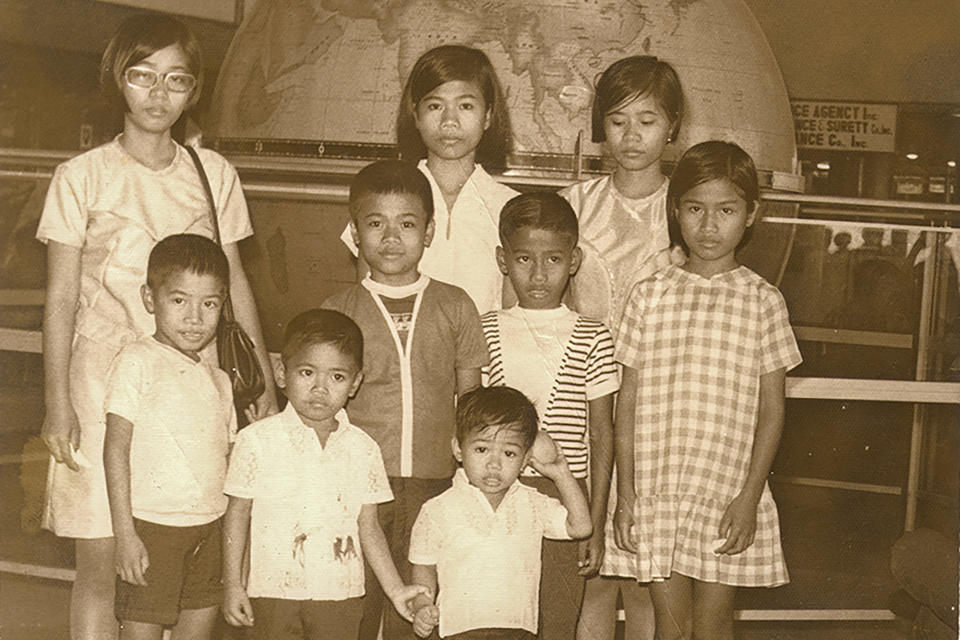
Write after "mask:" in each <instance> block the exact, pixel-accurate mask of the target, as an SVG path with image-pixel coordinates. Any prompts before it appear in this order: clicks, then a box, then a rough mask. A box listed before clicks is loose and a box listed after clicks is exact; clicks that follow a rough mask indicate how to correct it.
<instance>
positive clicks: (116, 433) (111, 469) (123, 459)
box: [103, 413, 150, 586]
mask: <svg viewBox="0 0 960 640" xmlns="http://www.w3.org/2000/svg"><path fill="white" fill-rule="evenodd" d="M132 439H133V423H132V422H130V421H129V420H127V419H126V418H122V417H120V416H118V415H116V414H113V413H108V414H107V431H106V434H105V436H104V440H103V467H104V472H105V473H106V479H107V497H108V498H109V500H110V518H111V520H112V522H113V535H114V538H115V539H116V551H115V552H114V557H115V565H116V570H117V574H118V575H119V576H120V578H122V579H123V580H125V581H126V582H130V583H132V584H136V585H140V586H146V584H147V581H146V579H145V578H144V572H146V570H147V567H148V566H150V559H149V557H148V556H147V549H146V548H145V547H144V546H143V542H142V541H141V540H140V536H138V535H137V532H136V530H135V529H134V527H133V507H132V505H131V503H130V441H131V440H132Z"/></svg>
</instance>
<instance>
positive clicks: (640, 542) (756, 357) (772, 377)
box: [614, 141, 800, 640]
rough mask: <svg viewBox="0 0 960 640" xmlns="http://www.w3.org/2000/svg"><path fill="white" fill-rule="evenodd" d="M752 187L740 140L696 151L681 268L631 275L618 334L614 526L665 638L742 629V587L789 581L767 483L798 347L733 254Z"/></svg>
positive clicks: (679, 230) (681, 180)
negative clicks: (738, 604)
mask: <svg viewBox="0 0 960 640" xmlns="http://www.w3.org/2000/svg"><path fill="white" fill-rule="evenodd" d="M758 197H759V188H758V184H757V173H756V169H755V167H754V164H753V161H752V160H751V159H750V156H749V155H747V154H746V152H744V151H743V150H742V149H741V148H740V147H738V146H737V145H735V144H732V143H727V142H718V141H710V142H704V143H702V144H698V145H696V146H694V147H692V148H691V149H689V150H688V151H687V152H686V153H685V154H684V155H683V157H682V158H681V159H680V161H679V162H678V164H677V167H676V170H675V171H674V173H673V176H671V179H670V188H669V191H668V195H667V205H668V215H669V222H670V227H671V237H672V238H673V239H675V240H676V241H677V242H679V244H680V246H681V247H682V248H683V250H684V251H685V252H686V253H687V256H688V259H687V262H686V263H685V264H684V265H683V266H668V267H666V268H665V269H663V270H662V271H660V272H658V273H657V274H655V275H653V276H651V277H650V278H647V279H646V280H644V281H642V282H640V283H639V284H637V285H636V286H635V287H634V289H633V291H632V292H631V293H630V296H629V297H628V300H627V303H626V307H625V310H624V314H623V322H622V323H621V325H620V330H619V331H618V332H617V338H616V343H617V344H616V359H617V360H618V361H619V362H622V363H623V365H624V371H623V383H622V386H621V391H620V397H619V404H618V407H617V416H616V424H615V430H616V436H615V438H616V460H617V469H618V472H619V474H620V475H619V479H618V485H619V486H618V489H619V502H618V505H617V511H616V513H615V515H614V525H615V527H614V528H615V536H616V542H617V544H618V545H619V546H620V547H621V548H623V549H626V550H628V551H632V552H634V553H635V554H636V568H637V580H639V581H640V582H650V594H651V597H652V598H653V605H654V612H655V616H656V622H657V637H658V638H660V639H661V640H667V639H671V638H690V637H711V638H732V635H733V599H734V593H735V590H736V589H735V588H736V587H738V586H750V587H753V586H776V585H780V584H784V583H786V582H787V581H788V577H787V569H786V566H785V564H784V560H783V552H782V550H781V547H780V528H779V523H778V517H777V508H776V505H775V504H774V502H773V497H772V496H771V494H770V489H769V487H768V486H767V482H766V478H767V474H768V473H769V471H770V465H771V464H772V463H773V458H774V455H775V454H776V451H777V445H778V443H779V441H780V433H781V430H782V427H783V412H784V378H785V375H786V372H787V370H789V369H791V368H793V367H795V366H796V365H798V364H799V363H800V353H799V351H798V349H797V344H796V340H795V339H794V336H793V332H792V330H791V328H790V323H789V318H788V317H787V309H786V305H785V304H784V300H783V296H782V295H781V294H780V292H779V291H778V290H777V289H776V287H774V286H772V285H771V284H769V283H768V282H767V281H766V280H764V279H763V278H761V277H760V276H759V275H757V274H756V273H754V272H753V271H751V270H749V269H747V268H746V267H743V266H740V265H738V264H737V261H736V256H735V251H736V249H737V248H738V247H739V246H740V245H741V244H742V243H743V242H744V241H745V240H746V239H747V235H748V232H749V231H750V229H751V225H752V224H753V222H754V219H755V216H756V210H757V202H758Z"/></svg>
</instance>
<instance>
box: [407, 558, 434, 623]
mask: <svg viewBox="0 0 960 640" xmlns="http://www.w3.org/2000/svg"><path fill="white" fill-rule="evenodd" d="M413 583H414V584H418V585H421V586H423V587H426V588H427V589H429V590H430V592H429V594H426V593H421V594H419V595H417V597H416V598H414V599H413V600H412V601H411V610H412V611H413V631H414V632H415V633H416V634H417V635H418V636H420V637H421V638H426V637H427V636H429V635H430V634H431V633H433V629H434V627H436V626H437V624H439V623H440V610H439V609H438V608H437V605H435V604H434V598H435V597H436V594H437V565H435V564H431V565H425V564H415V565H413Z"/></svg>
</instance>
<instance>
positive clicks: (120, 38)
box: [100, 13, 204, 112]
mask: <svg viewBox="0 0 960 640" xmlns="http://www.w3.org/2000/svg"><path fill="white" fill-rule="evenodd" d="M170 45H180V48H181V49H183V52H184V54H186V56H187V70H188V71H189V72H190V73H192V74H193V75H194V77H196V79H197V86H196V87H194V88H193V93H192V94H191V95H190V100H189V102H187V109H190V108H191V107H193V106H194V105H196V104H197V100H199V99H200V95H201V94H202V93H203V76H204V73H203V58H202V57H201V54H200V43H199V42H198V41H197V38H196V36H194V35H193V32H192V31H190V29H188V28H187V27H186V26H185V25H184V24H183V23H182V22H180V21H179V20H177V19H176V18H172V17H170V16H166V15H163V14H159V13H141V14H137V15H134V16H130V17H129V18H127V19H126V20H124V21H123V22H122V23H121V24H120V27H119V28H118V29H117V32H116V33H115V34H114V36H113V38H112V39H111V40H110V44H108V45H107V48H106V50H105V51H104V52H103V58H102V59H101V60H100V89H101V90H102V91H103V93H104V96H105V97H106V98H107V100H108V101H109V102H110V103H111V104H113V105H114V106H115V107H117V108H120V109H122V110H123V111H124V112H126V111H127V110H128V108H129V107H128V105H127V101H126V99H125V98H124V97H123V86H124V84H125V83H126V80H124V78H123V74H124V73H125V72H126V70H127V69H129V68H130V67H132V66H134V65H136V64H139V63H140V62H142V61H143V60H145V59H146V58H149V57H150V56H152V55H153V54H154V53H156V52H157V51H160V50H161V49H166V48H167V47H169V46H170Z"/></svg>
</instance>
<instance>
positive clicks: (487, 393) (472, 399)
mask: <svg viewBox="0 0 960 640" xmlns="http://www.w3.org/2000/svg"><path fill="white" fill-rule="evenodd" d="M538 422H539V419H538V417H537V409H536V408H535V407H534V406H533V403H532V402H530V400H529V399H528V398H527V396H525V395H523V394H522V393H521V392H519V391H517V390H516V389H514V388H513V387H502V386H498V387H477V388H476V389H472V390H470V391H468V392H467V393H465V394H463V395H462V396H460V397H459V398H458V399H457V442H459V443H460V444H461V445H463V444H464V442H466V439H467V437H469V436H470V434H471V433H475V432H477V431H483V430H484V429H487V428H488V427H501V428H502V427H507V426H508V425H509V427H510V428H511V429H515V430H516V431H519V432H520V434H521V435H522V436H523V443H524V447H525V448H527V449H529V448H530V447H531V446H533V441H534V440H536V438H537V429H538Z"/></svg>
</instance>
